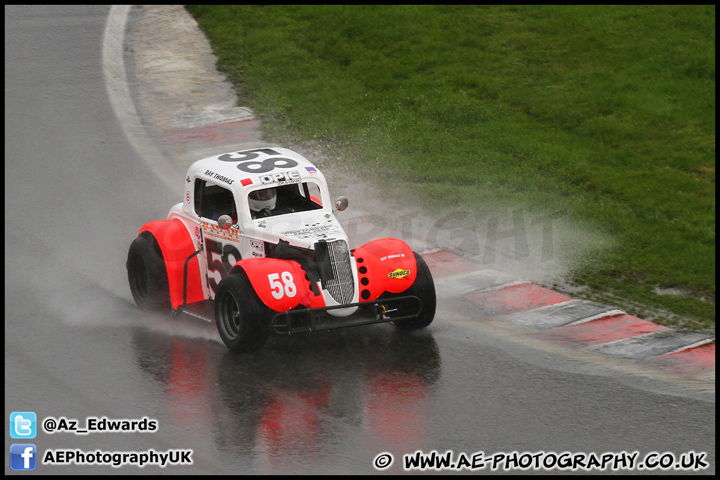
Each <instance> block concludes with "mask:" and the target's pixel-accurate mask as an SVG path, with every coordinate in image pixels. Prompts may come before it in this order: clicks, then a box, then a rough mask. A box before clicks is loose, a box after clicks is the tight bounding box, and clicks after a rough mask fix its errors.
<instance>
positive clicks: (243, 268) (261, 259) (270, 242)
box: [127, 147, 436, 352]
mask: <svg viewBox="0 0 720 480" xmlns="http://www.w3.org/2000/svg"><path fill="white" fill-rule="evenodd" d="M329 198H330V194H329V190H328V187H327V183H326V181H325V177H324V176H323V174H322V173H321V172H320V171H319V170H318V169H317V167H315V166H314V165H313V164H312V163H311V162H310V161H308V160H307V159H306V158H305V157H303V156H302V155H300V154H298V153H296V152H294V151H292V150H288V149H285V148H275V147H273V148H260V149H252V150H243V151H239V152H232V153H225V154H222V155H217V156H213V157H209V158H205V159H203V160H199V161H197V162H195V163H194V164H192V165H191V166H190V168H189V170H188V173H187V178H185V195H184V198H183V202H182V203H178V204H177V205H175V206H174V207H172V208H171V209H170V213H169V214H168V218H167V220H159V221H153V222H149V223H147V224H145V225H144V226H143V227H142V228H141V229H140V233H139V236H138V237H137V238H136V239H135V240H134V241H133V242H132V244H131V245H130V251H129V253H128V258H127V271H128V280H129V282H130V290H131V292H132V295H133V298H134V299H135V302H136V303H137V305H138V306H139V307H140V308H142V309H148V310H157V309H160V310H167V311H172V312H174V314H179V313H185V314H190V315H193V316H196V317H200V318H203V319H205V320H208V321H213V319H214V320H215V322H216V324H217V328H218V332H219V333H220V337H221V338H222V340H223V342H224V343H225V345H227V347H228V348H230V349H231V350H233V351H244V352H247V351H252V350H256V349H258V348H260V347H262V346H263V344H264V343H265V342H266V340H267V339H268V336H269V335H270V334H271V332H273V331H274V332H276V333H279V334H291V333H297V332H311V331H315V330H325V329H330V328H339V327H348V326H355V325H366V324H371V323H380V322H392V323H393V324H394V325H395V326H396V327H398V328H404V329H416V328H423V327H426V326H428V325H429V324H430V323H431V322H432V320H433V318H434V316H435V305H436V299H435V285H434V283H433V279H432V276H431V274H430V270H429V269H428V267H427V265H426V263H425V261H424V260H423V259H422V257H421V256H420V255H418V254H417V253H415V252H413V251H412V250H411V249H410V247H409V246H408V245H407V244H406V243H405V242H403V241H402V240H398V239H394V238H382V239H379V240H374V241H372V242H369V243H367V244H365V245H363V246H361V247H358V248H355V249H354V250H350V248H349V247H348V237H347V235H346V234H345V232H344V230H343V228H342V227H341V226H340V223H339V222H338V220H337V219H336V218H335V211H336V210H337V211H339V210H344V209H345V208H346V207H347V199H346V198H344V197H340V198H339V199H338V200H337V201H336V202H335V203H334V204H333V203H332V202H331V201H330V200H329Z"/></svg>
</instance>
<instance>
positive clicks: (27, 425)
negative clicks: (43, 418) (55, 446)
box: [10, 412, 37, 439]
mask: <svg viewBox="0 0 720 480" xmlns="http://www.w3.org/2000/svg"><path fill="white" fill-rule="evenodd" d="M36 434H37V415H35V412H12V413H11V414H10V437H11V438H27V439H30V438H35V435H36Z"/></svg>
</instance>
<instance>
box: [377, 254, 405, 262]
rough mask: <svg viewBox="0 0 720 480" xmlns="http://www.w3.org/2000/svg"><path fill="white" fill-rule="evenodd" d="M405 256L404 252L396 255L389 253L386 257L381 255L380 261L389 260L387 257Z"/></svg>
mask: <svg viewBox="0 0 720 480" xmlns="http://www.w3.org/2000/svg"><path fill="white" fill-rule="evenodd" d="M404 256H405V254H404V253H396V254H395V255H387V256H385V257H380V261H381V262H384V261H385V260H387V259H389V258H401V257H404Z"/></svg>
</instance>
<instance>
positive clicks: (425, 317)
mask: <svg viewBox="0 0 720 480" xmlns="http://www.w3.org/2000/svg"><path fill="white" fill-rule="evenodd" d="M413 253H414V254H415V263H416V264H417V276H416V277H415V283H413V284H412V287H410V288H408V289H407V290H406V291H404V292H402V293H401V294H399V295H396V296H398V297H399V296H406V295H413V296H416V297H418V298H419V299H420V301H421V302H422V310H420V315H419V316H418V317H417V318H410V319H407V320H399V321H396V322H393V324H394V325H395V326H396V327H397V328H399V329H403V330H414V329H417V328H425V327H427V326H428V325H430V324H431V323H432V321H433V319H434V318H435V307H436V305H437V299H436V298H435V282H434V281H433V278H432V274H431V273H430V268H429V267H428V266H427V264H426V263H425V260H423V258H422V257H421V256H420V255H418V254H417V253H415V252H413ZM415 305H416V304H415V303H413V302H408V304H407V306H405V308H402V307H401V308H400V309H399V310H400V311H401V312H402V311H405V312H406V311H408V310H410V309H413V308H417V307H416V306H415Z"/></svg>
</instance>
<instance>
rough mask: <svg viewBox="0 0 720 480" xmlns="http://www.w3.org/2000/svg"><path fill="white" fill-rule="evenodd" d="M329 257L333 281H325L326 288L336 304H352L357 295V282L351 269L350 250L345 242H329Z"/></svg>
mask: <svg viewBox="0 0 720 480" xmlns="http://www.w3.org/2000/svg"><path fill="white" fill-rule="evenodd" d="M327 246H328V256H329V258H330V267H331V268H332V274H333V278H332V279H325V288H327V291H328V292H330V295H332V297H333V298H334V299H335V301H336V302H338V303H339V304H341V305H343V304H346V303H351V302H352V300H353V294H354V293H355V282H354V280H353V274H352V269H351V267H350V250H349V249H348V245H347V243H346V242H345V241H344V240H336V241H334V242H328V244H327Z"/></svg>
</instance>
